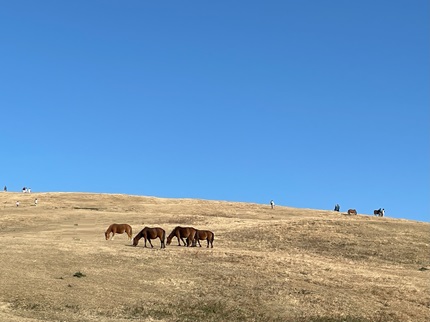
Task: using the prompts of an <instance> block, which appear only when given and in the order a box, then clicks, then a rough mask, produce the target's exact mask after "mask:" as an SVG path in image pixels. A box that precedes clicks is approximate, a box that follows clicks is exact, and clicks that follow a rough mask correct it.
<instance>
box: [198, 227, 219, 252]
mask: <svg viewBox="0 0 430 322" xmlns="http://www.w3.org/2000/svg"><path fill="white" fill-rule="evenodd" d="M214 238H215V235H214V233H213V232H211V231H210V230H196V234H195V235H194V246H197V243H198V244H199V246H200V247H202V245H201V244H200V241H201V240H205V239H206V240H207V242H208V245H207V248H209V244H210V245H211V248H213V247H214Z"/></svg>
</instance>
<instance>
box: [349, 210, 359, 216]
mask: <svg viewBox="0 0 430 322" xmlns="http://www.w3.org/2000/svg"><path fill="white" fill-rule="evenodd" d="M356 214H357V210H355V209H348V215H356Z"/></svg>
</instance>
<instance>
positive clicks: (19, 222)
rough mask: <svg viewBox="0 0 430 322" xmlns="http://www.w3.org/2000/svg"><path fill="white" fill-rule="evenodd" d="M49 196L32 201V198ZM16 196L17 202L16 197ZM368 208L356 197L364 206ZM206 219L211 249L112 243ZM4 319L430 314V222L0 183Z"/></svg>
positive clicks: (391, 317) (408, 317) (412, 317)
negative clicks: (121, 230)
mask: <svg viewBox="0 0 430 322" xmlns="http://www.w3.org/2000/svg"><path fill="white" fill-rule="evenodd" d="M36 197H37V198H38V201H39V203H38V205H37V206H35V205H34V198H36ZM17 200H19V201H20V206H19V207H16V205H15V202H16V201H17ZM358 210H359V209H358ZM114 222H116V223H128V224H130V225H131V226H132V227H133V236H134V235H136V234H137V233H138V232H139V231H140V230H141V229H142V228H143V227H144V226H159V227H162V228H164V229H165V230H166V234H169V233H170V231H171V230H172V229H173V228H174V227H175V226H177V225H182V226H193V227H196V228H198V229H209V230H212V231H213V232H214V233H215V241H214V248H206V242H204V243H202V246H203V247H201V248H200V247H183V246H181V247H179V246H177V241H176V238H175V239H174V240H173V241H172V244H171V245H170V246H167V247H166V248H165V249H160V241H159V240H155V241H153V245H154V248H153V249H151V248H144V247H143V240H141V241H140V243H139V245H138V246H137V247H133V246H131V242H130V241H129V240H128V239H127V237H126V235H116V236H115V239H114V240H109V241H106V240H105V238H104V231H105V230H106V228H107V227H108V226H109V224H111V223H114ZM0 232H1V234H0V272H1V279H0V321H11V322H16V321H25V322H36V321H76V322H77V321H79V322H81V321H112V322H113V321H115V322H118V321H120V322H121V321H265V322H269V321H315V322H317V321H318V322H323V321H336V322H337V321H339V322H340V321H414V322H415V321H429V320H430V295H429V286H430V282H429V281H430V279H429V278H430V270H428V269H430V258H429V255H430V252H429V250H430V224H429V223H423V222H415V221H409V220H399V219H392V218H387V217H385V218H379V217H374V216H373V215H372V216H369V215H363V214H359V215H357V216H348V215H345V214H344V213H335V212H332V211H323V210H313V209H296V208H289V207H276V208H275V209H274V210H272V209H270V206H269V205H259V204H249V203H233V202H221V201H206V200H194V199H164V198H153V197H142V196H128V195H109V194H85V193H37V194H36V193H31V194H23V193H13V192H6V193H5V192H2V193H0Z"/></svg>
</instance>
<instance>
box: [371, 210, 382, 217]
mask: <svg viewBox="0 0 430 322" xmlns="http://www.w3.org/2000/svg"><path fill="white" fill-rule="evenodd" d="M384 213H385V210H384V209H381V208H379V209H378V210H373V215H374V216H379V217H384Z"/></svg>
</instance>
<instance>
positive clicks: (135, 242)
mask: <svg viewBox="0 0 430 322" xmlns="http://www.w3.org/2000/svg"><path fill="white" fill-rule="evenodd" d="M138 243H139V239H138V238H137V236H136V237H134V238H133V246H135V247H136V246H137V244H138Z"/></svg>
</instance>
